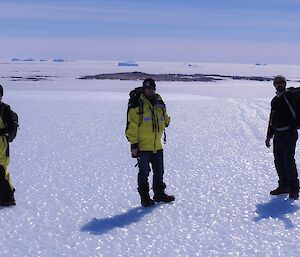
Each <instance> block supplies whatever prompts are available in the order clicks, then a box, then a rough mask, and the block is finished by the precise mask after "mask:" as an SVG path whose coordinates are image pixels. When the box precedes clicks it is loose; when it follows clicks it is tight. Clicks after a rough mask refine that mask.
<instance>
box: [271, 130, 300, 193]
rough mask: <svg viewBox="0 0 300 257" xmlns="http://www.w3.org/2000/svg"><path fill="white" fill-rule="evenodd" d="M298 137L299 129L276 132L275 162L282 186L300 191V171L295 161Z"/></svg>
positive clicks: (274, 141)
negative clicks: (299, 177)
mask: <svg viewBox="0 0 300 257" xmlns="http://www.w3.org/2000/svg"><path fill="white" fill-rule="evenodd" d="M297 139H298V132H297V130H288V131H282V132H275V135H274V140H273V143H274V149H273V151H274V162H275V167H276V171H277V173H278V177H279V186H280V187H289V188H290V190H291V191H299V180H298V172H297V167H296V163H295V158H294V157H295V148H296V142H297Z"/></svg>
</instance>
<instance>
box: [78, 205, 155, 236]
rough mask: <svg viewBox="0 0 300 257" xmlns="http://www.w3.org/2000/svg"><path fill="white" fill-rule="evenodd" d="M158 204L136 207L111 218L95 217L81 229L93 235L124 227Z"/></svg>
mask: <svg viewBox="0 0 300 257" xmlns="http://www.w3.org/2000/svg"><path fill="white" fill-rule="evenodd" d="M157 206H158V204H156V205H153V206H151V207H147V208H145V207H136V208H133V209H130V210H128V211H127V212H125V213H122V214H119V215H115V216H113V217H111V218H103V219H96V218H93V219H92V220H91V221H90V222H89V223H87V224H85V225H84V226H83V227H82V228H81V231H84V232H89V233H91V234H93V235H102V234H105V233H107V232H109V231H110V230H112V229H114V228H123V227H126V226H128V225H130V224H133V223H137V222H139V221H140V220H141V219H142V218H143V217H144V216H145V215H147V214H149V213H151V212H152V211H153V210H154V209H155V207H157Z"/></svg>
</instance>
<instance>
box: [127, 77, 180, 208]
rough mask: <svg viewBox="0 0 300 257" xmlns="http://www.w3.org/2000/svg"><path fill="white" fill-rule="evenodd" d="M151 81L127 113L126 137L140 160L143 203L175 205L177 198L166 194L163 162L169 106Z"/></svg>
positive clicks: (139, 180)
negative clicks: (163, 140)
mask: <svg viewBox="0 0 300 257" xmlns="http://www.w3.org/2000/svg"><path fill="white" fill-rule="evenodd" d="M155 90H156V84H155V81H154V80H153V79H151V78H148V79H145V80H144V81H143V88H142V93H141V95H140V97H139V99H138V102H137V103H136V104H134V105H132V106H129V109H128V114H127V127H126V132H125V134H126V137H127V139H128V141H129V142H130V144H131V155H132V157H133V158H137V159H138V167H139V173H138V192H139V194H140V197H141V204H142V206H144V207H149V206H152V205H154V204H155V202H172V201H174V200H175V197H174V196H172V195H167V194H166V193H165V188H166V184H165V183H164V182H163V175H164V163H163V148H162V143H161V138H162V135H163V132H164V129H165V127H167V126H168V125H169V123H170V117H169V116H168V114H167V110H166V106H165V104H164V102H163V100H162V98H161V97H160V95H159V94H156V93H155ZM150 163H151V166H152V171H153V191H154V197H153V200H152V199H151V197H150V195H149V183H148V177H149V173H150V171H151V169H150Z"/></svg>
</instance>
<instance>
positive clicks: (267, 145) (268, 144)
mask: <svg viewBox="0 0 300 257" xmlns="http://www.w3.org/2000/svg"><path fill="white" fill-rule="evenodd" d="M270 141H271V138H269V137H267V138H266V141H265V143H266V147H268V148H270V146H271V143H270Z"/></svg>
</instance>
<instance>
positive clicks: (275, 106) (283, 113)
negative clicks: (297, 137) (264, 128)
mask: <svg viewBox="0 0 300 257" xmlns="http://www.w3.org/2000/svg"><path fill="white" fill-rule="evenodd" d="M285 96H286V98H287V100H288V101H289V102H290V104H291V105H292V106H293V103H294V99H293V97H294V95H293V93H292V92H289V91H287V92H286V93H285ZM293 108H295V107H294V106H293ZM287 126H288V127H290V129H292V130H294V129H297V122H296V120H295V118H294V117H293V115H292V113H291V111H290V109H289V106H288V104H287V103H286V101H285V100H284V97H283V95H282V96H280V97H277V96H275V97H274V98H273V99H272V101H271V113H270V119H269V126H268V132H267V137H269V138H272V137H273V135H274V130H275V129H276V128H283V127H287Z"/></svg>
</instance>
